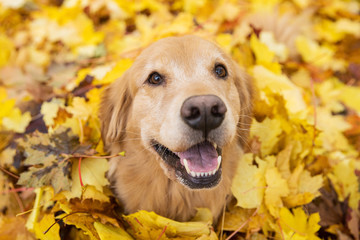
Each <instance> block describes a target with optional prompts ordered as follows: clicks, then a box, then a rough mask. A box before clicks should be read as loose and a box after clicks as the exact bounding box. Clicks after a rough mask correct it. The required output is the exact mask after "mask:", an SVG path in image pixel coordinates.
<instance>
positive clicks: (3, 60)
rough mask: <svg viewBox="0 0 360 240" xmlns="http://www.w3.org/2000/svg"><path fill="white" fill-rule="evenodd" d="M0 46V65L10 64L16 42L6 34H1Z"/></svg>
mask: <svg viewBox="0 0 360 240" xmlns="http://www.w3.org/2000/svg"><path fill="white" fill-rule="evenodd" d="M0 46H1V51H0V67H3V66H5V65H6V64H8V61H9V59H10V57H11V54H12V53H13V51H14V44H13V43H12V41H11V40H10V39H9V38H7V37H6V36H5V35H3V34H0Z"/></svg>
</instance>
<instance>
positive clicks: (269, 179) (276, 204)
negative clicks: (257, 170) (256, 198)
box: [265, 167, 289, 217]
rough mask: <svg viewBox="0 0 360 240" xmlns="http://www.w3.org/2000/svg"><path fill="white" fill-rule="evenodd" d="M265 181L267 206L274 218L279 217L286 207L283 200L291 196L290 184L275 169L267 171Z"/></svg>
mask: <svg viewBox="0 0 360 240" xmlns="http://www.w3.org/2000/svg"><path fill="white" fill-rule="evenodd" d="M265 179H266V184H267V188H266V190H265V205H266V207H267V208H268V210H269V212H270V213H271V214H272V215H273V216H274V217H278V215H279V213H278V210H279V209H280V208H282V207H283V206H284V205H283V202H282V199H281V198H282V197H286V196H288V194H289V187H288V184H287V182H286V180H285V179H283V178H282V177H281V174H280V172H279V170H278V169H277V168H275V167H273V168H269V169H267V170H266V173H265Z"/></svg>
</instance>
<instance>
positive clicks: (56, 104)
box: [40, 98, 65, 127]
mask: <svg viewBox="0 0 360 240" xmlns="http://www.w3.org/2000/svg"><path fill="white" fill-rule="evenodd" d="M60 107H62V108H65V100H64V99H60V98H53V99H51V101H50V102H44V103H43V104H42V105H41V110H40V113H41V114H42V115H43V119H44V122H45V124H46V126H48V127H49V126H53V125H54V123H55V122H54V118H56V116H57V114H58V111H59V108H60Z"/></svg>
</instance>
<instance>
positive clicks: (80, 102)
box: [66, 97, 93, 121]
mask: <svg viewBox="0 0 360 240" xmlns="http://www.w3.org/2000/svg"><path fill="white" fill-rule="evenodd" d="M66 110H67V111H68V112H69V113H71V114H72V115H73V117H74V118H77V119H81V120H83V121H86V120H87V119H88V118H89V117H90V116H91V115H92V114H93V111H92V110H93V109H92V108H91V106H90V104H89V103H88V102H86V101H85V98H82V97H74V98H73V100H72V103H71V106H70V107H67V108H66Z"/></svg>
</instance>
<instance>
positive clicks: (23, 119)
mask: <svg viewBox="0 0 360 240" xmlns="http://www.w3.org/2000/svg"><path fill="white" fill-rule="evenodd" d="M30 121H31V114H30V113H29V112H25V113H24V114H21V111H20V109H18V108H14V109H13V110H12V111H11V112H10V113H9V115H8V116H6V117H4V118H3V119H2V125H3V126H4V128H5V129H7V130H11V131H15V132H17V133H23V132H25V129H26V127H27V126H28V125H29V123H30Z"/></svg>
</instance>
